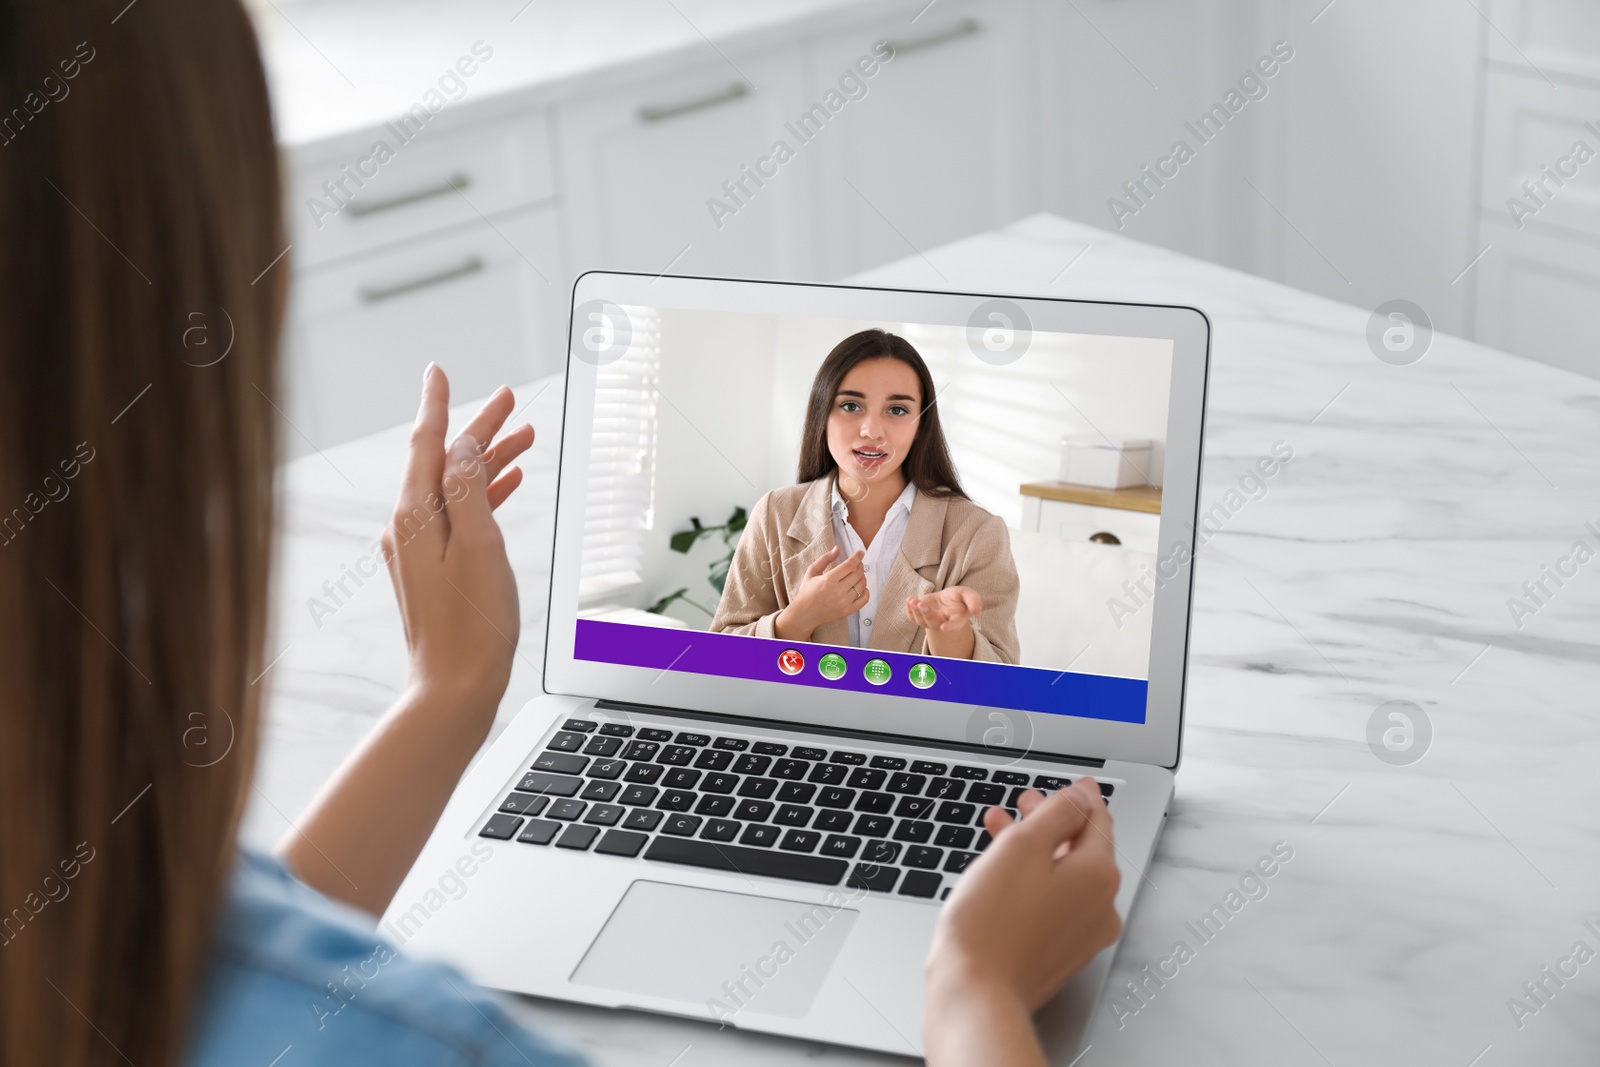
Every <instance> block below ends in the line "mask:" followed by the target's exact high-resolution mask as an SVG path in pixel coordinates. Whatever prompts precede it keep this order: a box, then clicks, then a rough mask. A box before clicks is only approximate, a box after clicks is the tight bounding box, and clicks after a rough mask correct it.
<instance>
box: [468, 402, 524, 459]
mask: <svg viewBox="0 0 1600 1067" xmlns="http://www.w3.org/2000/svg"><path fill="white" fill-rule="evenodd" d="M516 403H517V401H516V397H514V396H512V395H511V390H510V389H508V388H506V387H505V386H503V385H502V386H501V387H500V388H498V389H496V390H495V391H494V392H493V393H491V394H490V395H489V399H488V400H485V401H484V402H483V407H481V408H479V409H478V413H477V414H476V415H474V416H472V421H471V422H468V423H467V424H466V425H465V426H463V427H462V428H461V432H462V433H463V434H465V435H467V436H468V437H470V438H472V439H473V440H474V441H478V442H480V443H482V444H488V443H489V442H490V441H493V440H494V438H495V434H497V433H499V432H500V427H501V426H502V425H503V424H504V423H505V421H506V419H508V418H510V417H511V411H512V409H513V408H515V407H516ZM486 462H487V461H486Z"/></svg>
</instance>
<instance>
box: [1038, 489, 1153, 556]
mask: <svg viewBox="0 0 1600 1067" xmlns="http://www.w3.org/2000/svg"><path fill="white" fill-rule="evenodd" d="M1052 486H1055V487H1060V488H1066V489H1075V490H1082V488H1083V487H1062V486H1060V483H1047V484H1046V485H1043V486H1041V485H1034V486H1024V487H1023V494H1022V529H1024V530H1036V531H1038V532H1039V533H1046V534H1052V535H1054V536H1056V537H1058V538H1060V539H1061V540H1063V541H1089V542H1093V543H1095V544H1104V545H1121V546H1122V547H1123V548H1128V549H1133V550H1135V551H1138V552H1150V553H1154V552H1155V551H1156V546H1157V542H1158V540H1159V536H1160V533H1161V514H1160V512H1152V511H1144V510H1135V509H1134V508H1133V507H1116V506H1112V507H1107V506H1104V505H1100V504H1089V503H1084V502H1083V501H1082V500H1081V499H1080V500H1060V499H1051V498H1050V497H1048V496H1041V495H1039V493H1040V491H1041V490H1043V491H1046V492H1049V491H1051V488H1050V487H1052ZM1088 494H1089V496H1091V497H1093V496H1102V497H1114V496H1117V495H1119V494H1120V495H1126V496H1130V497H1140V496H1148V495H1150V494H1155V498H1156V499H1157V500H1159V499H1160V496H1159V493H1158V492H1157V491H1156V490H1153V489H1151V488H1150V487H1148V486H1144V487H1140V488H1139V489H1137V490H1134V491H1131V492H1130V491H1128V490H1112V491H1104V492H1097V491H1095V490H1088ZM1144 504H1147V502H1141V506H1143V505H1144Z"/></svg>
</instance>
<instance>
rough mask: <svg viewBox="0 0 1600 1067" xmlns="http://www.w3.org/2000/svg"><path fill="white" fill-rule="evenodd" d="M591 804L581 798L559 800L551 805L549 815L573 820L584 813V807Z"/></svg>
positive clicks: (568, 820)
mask: <svg viewBox="0 0 1600 1067" xmlns="http://www.w3.org/2000/svg"><path fill="white" fill-rule="evenodd" d="M588 806H589V805H587V804H585V803H584V802H583V801H581V800H558V801H556V802H555V803H554V804H552V805H550V811H549V815H550V818H552V819H560V820H561V821H563V822H571V821H573V820H574V819H576V818H577V817H578V816H580V815H582V814H583V809H584V808H587V807H588Z"/></svg>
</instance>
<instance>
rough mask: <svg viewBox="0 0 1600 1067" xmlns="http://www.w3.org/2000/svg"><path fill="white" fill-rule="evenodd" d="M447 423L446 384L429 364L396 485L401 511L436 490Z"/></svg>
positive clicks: (442, 372)
mask: <svg viewBox="0 0 1600 1067" xmlns="http://www.w3.org/2000/svg"><path fill="white" fill-rule="evenodd" d="M449 422H450V382H449V380H448V379H447V378H446V377H445V374H444V371H442V370H440V369H439V365H438V364H437V363H429V364H428V368H427V370H425V371H423V372H422V402H421V403H420V404H419V405H418V407H417V421H416V422H415V423H414V424H413V425H412V427H411V451H410V454H409V456H408V457H407V459H406V473H405V477H404V478H403V479H402V481H401V483H400V502H401V503H402V504H405V505H406V507H405V509H404V510H407V511H409V510H410V508H411V507H412V506H415V505H417V504H420V503H422V502H423V501H424V500H426V499H427V497H428V494H429V493H431V492H437V491H438V489H439V482H440V480H441V479H442V478H443V477H444V432H445V428H446V426H448V425H449Z"/></svg>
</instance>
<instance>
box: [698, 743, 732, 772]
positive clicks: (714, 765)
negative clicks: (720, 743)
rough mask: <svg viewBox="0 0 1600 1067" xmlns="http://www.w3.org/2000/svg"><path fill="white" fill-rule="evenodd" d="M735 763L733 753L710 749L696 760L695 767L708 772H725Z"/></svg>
mask: <svg viewBox="0 0 1600 1067" xmlns="http://www.w3.org/2000/svg"><path fill="white" fill-rule="evenodd" d="M731 763H733V753H732V752H718V751H717V750H716V749H713V748H708V749H705V750H704V751H702V752H701V753H700V755H698V756H696V757H695V758H694V765H695V766H696V767H699V768H700V769H701V770H706V771H725V770H727V769H728V766H729V765H730V764H731Z"/></svg>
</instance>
